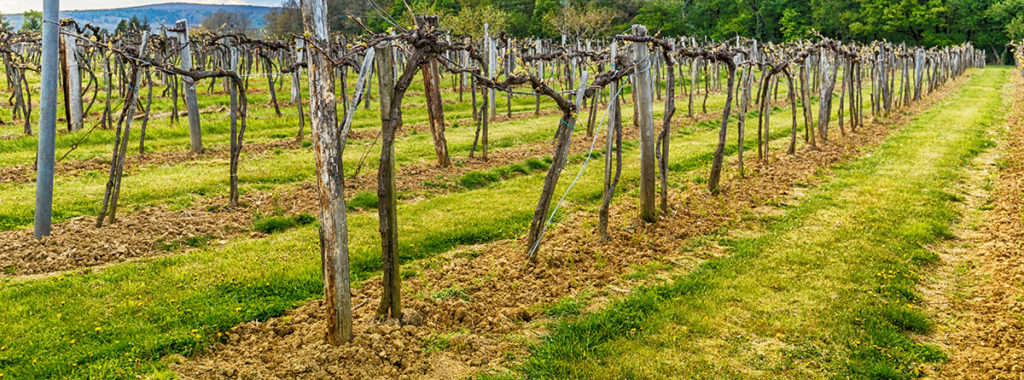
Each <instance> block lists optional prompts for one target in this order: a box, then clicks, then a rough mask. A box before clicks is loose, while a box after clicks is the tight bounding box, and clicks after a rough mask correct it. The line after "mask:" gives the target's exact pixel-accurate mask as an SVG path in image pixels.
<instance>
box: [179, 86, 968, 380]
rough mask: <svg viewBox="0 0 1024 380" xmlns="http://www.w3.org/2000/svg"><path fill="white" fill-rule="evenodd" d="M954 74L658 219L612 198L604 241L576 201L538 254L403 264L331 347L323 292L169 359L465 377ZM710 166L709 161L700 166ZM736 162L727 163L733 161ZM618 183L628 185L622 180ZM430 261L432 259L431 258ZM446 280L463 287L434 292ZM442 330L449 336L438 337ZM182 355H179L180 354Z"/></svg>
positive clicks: (853, 145) (256, 373) (191, 370)
mask: <svg viewBox="0 0 1024 380" xmlns="http://www.w3.org/2000/svg"><path fill="white" fill-rule="evenodd" d="M956 87H958V86H952V85H951V86H948V87H946V88H944V89H943V90H941V91H940V92H938V93H934V94H932V95H930V96H929V97H927V98H926V99H925V100H924V101H923V102H922V103H918V104H917V105H915V106H914V107H912V109H910V110H906V111H901V112H899V113H897V115H894V117H892V118H891V119H890V120H889V121H887V122H884V123H882V122H877V123H868V124H867V126H865V127H864V128H863V129H861V130H860V131H858V132H857V133H856V134H852V135H849V136H848V137H846V138H838V139H836V141H833V142H831V143H830V144H828V145H825V146H823V147H821V148H820V149H819V150H814V151H802V152H800V153H798V154H796V155H792V156H789V155H785V154H784V153H781V152H774V153H772V154H771V155H770V159H769V160H768V161H769V162H770V163H769V164H765V163H764V162H761V161H756V160H751V161H752V162H751V163H750V164H748V172H747V178H746V179H741V178H737V176H736V175H735V173H729V174H727V175H726V176H725V177H724V178H727V180H726V181H724V183H723V194H722V195H720V196H717V197H711V196H709V195H708V194H707V192H706V191H705V189H704V187H703V186H702V185H700V184H696V183H688V185H689V186H687V188H686V190H682V191H679V190H676V189H675V188H673V189H670V208H671V211H670V212H669V213H668V214H667V215H664V216H663V217H662V219H661V220H660V221H659V222H658V223H656V224H645V223H642V222H640V221H639V220H638V219H637V217H636V215H638V210H637V205H636V204H635V202H625V203H624V204H616V205H614V206H613V208H612V212H611V215H612V217H611V222H610V227H611V229H610V233H611V235H612V239H611V240H610V241H607V242H605V241H601V240H600V239H599V238H598V237H597V234H596V231H595V229H594V227H593V226H594V224H595V222H596V219H597V216H596V215H595V214H594V213H592V212H586V211H581V210H576V211H575V212H573V213H572V214H571V215H569V216H567V217H566V218H565V223H564V224H562V225H560V226H558V227H554V228H553V230H552V231H549V233H548V234H547V235H545V236H547V237H546V240H545V241H544V243H543V244H542V251H541V253H540V254H539V260H538V262H537V263H536V264H534V265H526V263H525V262H524V253H523V250H524V248H523V246H524V244H525V241H524V239H522V238H520V239H518V240H511V241H501V242H495V243H491V244H485V245H478V246H472V247H463V248H460V249H459V250H456V251H454V252H451V253H448V254H446V255H444V256H443V257H440V258H437V259H435V260H432V261H433V262H430V263H428V262H425V261H424V262H417V263H412V264H409V265H407V267H413V268H416V269H415V271H416V272H418V275H417V276H416V277H413V278H411V279H408V280H405V281H404V282H403V298H402V299H403V308H404V310H403V322H404V324H402V325H399V324H398V323H397V322H396V321H393V320H391V321H383V322H382V321H378V320H377V319H376V318H375V316H374V315H373V314H374V309H375V307H376V303H377V302H378V301H377V300H378V299H379V296H380V290H381V288H380V286H378V285H377V280H376V279H371V280H368V281H367V282H365V283H363V285H362V286H361V287H359V288H358V289H356V290H354V291H353V304H355V305H366V306H365V307H361V308H357V309H356V310H355V312H354V319H355V326H354V332H355V338H354V341H353V342H352V343H350V344H347V345H343V346H340V347H333V346H330V345H328V344H327V343H326V342H325V339H324V334H325V332H324V331H325V324H324V322H323V316H324V315H325V310H324V307H323V304H322V301H320V300H316V301H312V302H309V303H308V304H306V305H303V306H301V307H299V308H297V309H295V310H292V311H289V312H287V313H286V314H285V315H283V316H280V317H276V318H271V319H270V320H267V321H263V322H260V321H251V322H247V323H244V324H241V325H238V326H236V327H234V328H233V329H232V330H231V332H230V334H229V335H226V336H227V338H225V342H224V343H223V344H218V345H217V346H215V348H214V349H212V350H211V351H210V352H208V353H205V354H202V355H200V356H198V357H194V358H189V359H187V360H186V361H185V362H184V363H182V364H177V365H174V366H173V368H174V369H175V370H177V371H178V372H179V374H180V375H181V376H182V377H183V378H244V379H248V378H360V379H362V378H459V377H464V376H467V375H470V374H472V373H477V372H480V371H486V370H500V369H504V368H509V367H510V366H512V365H514V363H515V360H516V358H517V357H522V355H524V354H525V353H526V350H527V347H528V345H529V344H530V343H531V342H536V341H537V337H538V336H540V335H542V334H543V333H544V324H542V323H536V321H538V320H540V319H541V318H543V315H542V313H541V312H540V311H539V310H540V307H541V306H543V305H549V304H552V303H554V302H555V301H557V300H559V299H562V298H563V297H567V296H577V295H579V294H581V292H584V291H587V292H591V293H596V294H613V295H621V294H625V293H627V292H628V289H630V288H631V287H633V286H635V284H634V283H631V282H630V281H628V280H626V279H624V278H623V277H622V275H623V274H626V273H629V272H630V270H631V268H635V267H637V266H640V265H644V264H647V263H651V262H653V261H654V260H658V261H661V262H666V261H667V262H671V263H674V264H675V265H678V266H683V267H686V268H689V267H692V266H693V265H695V264H696V263H698V262H699V261H701V260H702V259H704V258H705V257H706V252H704V251H693V252H685V251H684V250H681V247H687V246H689V245H690V244H691V239H692V238H695V237H699V236H701V235H703V234H707V233H711V232H714V231H718V230H720V229H722V228H723V227H725V226H728V225H730V224H732V223H736V222H738V221H739V220H740V219H741V218H742V217H743V216H744V214H746V213H751V212H753V213H758V212H761V211H759V210H763V208H764V207H766V205H769V204H774V203H775V202H776V201H777V200H779V199H784V198H787V197H788V195H790V193H793V192H799V191H798V190H795V189H794V188H793V186H794V185H795V184H797V183H813V182H815V178H818V177H816V173H818V172H819V171H820V170H821V169H823V168H827V167H829V166H830V165H833V164H835V163H838V162H842V161H844V160H848V159H853V158H856V157H858V156H860V155H861V153H862V152H863V151H864V149H867V148H870V147H872V146H875V145H877V144H878V143H879V142H881V141H882V140H884V139H885V137H886V136H888V134H889V133H890V132H891V131H892V129H893V128H892V125H893V124H898V123H902V122H904V121H906V120H908V119H909V118H910V117H911V115H913V114H915V113H916V112H918V111H920V109H922V108H923V107H927V106H929V105H931V104H933V103H934V102H935V101H936V100H937V99H941V98H943V97H945V96H946V95H947V94H948V92H949V91H950V90H949V89H950V88H956ZM701 170H703V169H701ZM727 170H729V171H730V172H731V171H732V167H731V166H730V167H729V169H727ZM621 192H623V193H625V192H628V189H622V190H621ZM428 261H430V260H428ZM441 290H448V292H447V293H453V291H452V290H457V292H454V293H457V294H460V295H459V296H456V297H437V296H431V294H437V293H435V292H438V291H441ZM438 342H446V343H445V344H443V345H440V347H438V346H439V344H438ZM178 360H181V358H178Z"/></svg>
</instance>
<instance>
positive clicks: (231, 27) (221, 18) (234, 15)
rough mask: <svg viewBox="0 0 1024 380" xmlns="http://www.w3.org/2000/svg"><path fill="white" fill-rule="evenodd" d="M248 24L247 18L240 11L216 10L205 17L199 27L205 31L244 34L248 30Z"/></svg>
mask: <svg viewBox="0 0 1024 380" xmlns="http://www.w3.org/2000/svg"><path fill="white" fill-rule="evenodd" d="M250 24H251V22H250V20H249V16H248V15H246V14H245V13H243V12H241V11H228V10H226V9H218V10H217V11H216V12H213V13H211V14H210V15H209V16H206V18H205V19H203V22H202V24H201V25H202V27H203V29H206V30H220V31H228V32H235V33H245V32H246V31H248V30H249V26H250Z"/></svg>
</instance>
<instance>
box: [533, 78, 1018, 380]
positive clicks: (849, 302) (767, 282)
mask: <svg viewBox="0 0 1024 380" xmlns="http://www.w3.org/2000/svg"><path fill="white" fill-rule="evenodd" d="M1011 74H1012V70H1009V69H1007V68H1005V67H990V68H987V69H984V70H982V71H980V72H976V73H975V74H974V75H973V77H972V78H971V79H970V80H969V82H968V83H967V85H966V86H964V87H963V88H962V89H960V90H959V91H958V92H957V93H956V94H955V95H954V96H951V97H949V98H948V99H946V100H945V101H944V102H942V103H940V104H938V105H936V106H934V107H932V108H931V109H929V110H927V111H926V112H924V113H923V114H921V115H920V116H919V117H917V118H916V119H915V120H914V121H913V122H912V123H910V124H909V125H908V126H907V128H905V129H904V130H903V132H901V133H899V134H898V135H896V136H895V137H893V138H890V139H889V140H887V141H886V142H885V143H883V144H882V145H881V146H880V147H878V148H877V149H875V150H874V151H873V152H871V153H870V154H868V155H866V156H865V157H864V158H862V159H860V160H857V161H854V162H851V163H848V164H843V165H839V166H838V167H837V168H836V170H835V178H834V179H832V180H831V181H829V182H827V183H826V184H824V185H823V186H821V187H820V188H817V189H815V190H814V191H813V192H812V194H811V195H810V196H809V197H807V198H806V199H803V200H802V201H801V202H800V204H799V205H797V206H793V207H791V208H790V209H789V210H788V212H787V213H786V214H785V215H784V216H782V217H778V218H777V219H774V220H772V219H768V220H766V221H765V222H766V223H767V225H768V228H767V232H766V233H764V234H762V235H759V236H755V237H750V238H742V239H738V240H731V241H729V240H728V239H726V240H723V241H722V243H727V244H728V245H729V246H731V248H732V252H733V254H732V255H731V256H729V257H726V258H721V259H713V260H710V261H707V262H705V263H703V264H702V265H700V266H699V267H698V268H697V269H696V270H694V271H693V272H691V273H689V274H687V275H685V276H681V277H678V278H675V279H674V280H673V281H671V282H669V283H667V284H664V285H659V286H653V287H649V288H645V289H642V290H638V291H636V292H634V294H632V295H630V296H628V297H626V298H625V299H622V300H620V301H618V302H615V303H613V304H612V305H611V306H610V307H608V308H607V309H605V310H603V311H601V312H598V313H595V314H591V315H588V316H585V317H582V318H579V319H575V320H565V321H562V322H560V323H559V324H558V325H557V326H556V327H555V328H554V329H553V333H552V335H551V336H550V337H549V338H548V339H546V340H545V341H544V342H543V343H542V344H540V345H538V346H536V347H535V348H534V349H533V350H532V356H531V357H529V358H528V359H526V360H525V363H524V365H523V367H522V368H520V369H521V370H522V371H523V372H524V374H525V375H526V376H527V377H530V378H572V377H584V376H585V377H591V378H659V377H695V378H704V377H723V378H762V377H780V378H825V377H842V378H847V377H854V378H908V377H916V376H919V375H921V374H920V373H919V371H920V365H921V364H922V363H925V362H934V361H941V360H943V359H944V354H943V353H942V352H941V351H940V350H939V349H937V348H936V347H932V346H928V345H922V344H920V343H918V341H917V340H915V339H914V337H913V336H914V334H919V333H925V332H927V331H929V329H931V328H932V324H933V323H932V322H931V321H930V320H929V319H928V317H927V315H926V314H925V313H924V312H922V311H921V309H920V307H919V305H920V302H921V301H920V298H919V297H918V296H917V294H916V290H915V289H916V284H917V282H918V281H919V279H920V275H919V273H920V272H921V271H922V270H926V268H927V267H928V266H929V264H931V263H934V262H935V261H936V260H937V259H938V258H937V257H936V255H934V254H933V253H931V252H929V251H928V250H927V249H926V245H927V244H929V243H930V242H934V241H936V240H939V239H943V238H947V237H949V236H950V232H949V231H950V230H949V225H950V224H951V223H953V222H954V221H955V220H956V219H957V218H958V217H959V215H958V214H957V212H956V211H955V208H954V204H953V203H954V202H957V201H958V197H957V196H956V195H954V194H953V191H954V189H953V182H955V181H957V180H959V179H960V178H961V173H962V171H961V169H962V167H963V166H964V165H966V164H967V163H969V160H970V159H971V158H972V157H973V156H975V155H977V154H978V153H980V152H981V151H983V150H984V149H986V148H988V147H991V146H992V142H991V140H989V136H990V133H992V132H993V131H994V130H995V129H996V128H998V127H999V126H1001V125H1003V123H1004V121H1005V115H1004V113H1005V110H1006V109H1007V108H1008V103H1007V102H1008V101H1010V94H1009V92H1008V83H1009V81H1008V78H1009V76H1010V75H1011Z"/></svg>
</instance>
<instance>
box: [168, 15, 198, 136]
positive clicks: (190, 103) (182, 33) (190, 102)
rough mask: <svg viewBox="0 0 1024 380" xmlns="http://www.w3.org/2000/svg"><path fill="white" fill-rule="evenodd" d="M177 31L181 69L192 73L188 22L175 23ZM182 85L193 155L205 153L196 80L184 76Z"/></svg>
mask: <svg viewBox="0 0 1024 380" xmlns="http://www.w3.org/2000/svg"><path fill="white" fill-rule="evenodd" d="M174 28H175V31H176V32H177V34H178V43H179V44H180V45H181V53H180V54H181V69H182V70H185V71H192V47H191V45H192V44H191V43H190V42H189V39H188V21H186V20H184V19H182V20H178V21H177V22H175V23H174ZM181 82H182V84H184V85H185V88H184V90H185V107H186V108H187V109H188V136H189V143H190V146H191V152H192V153H196V154H199V153H203V131H202V128H201V126H200V124H199V100H198V99H196V83H195V80H194V79H192V78H190V77H188V76H183V77H182V78H181Z"/></svg>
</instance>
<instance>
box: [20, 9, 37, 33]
mask: <svg viewBox="0 0 1024 380" xmlns="http://www.w3.org/2000/svg"><path fill="white" fill-rule="evenodd" d="M23 17H24V18H23V19H22V20H23V21H22V23H21V29H20V30H19V31H21V32H41V31H42V30H43V12H40V11H25V13H24V16H23Z"/></svg>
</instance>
